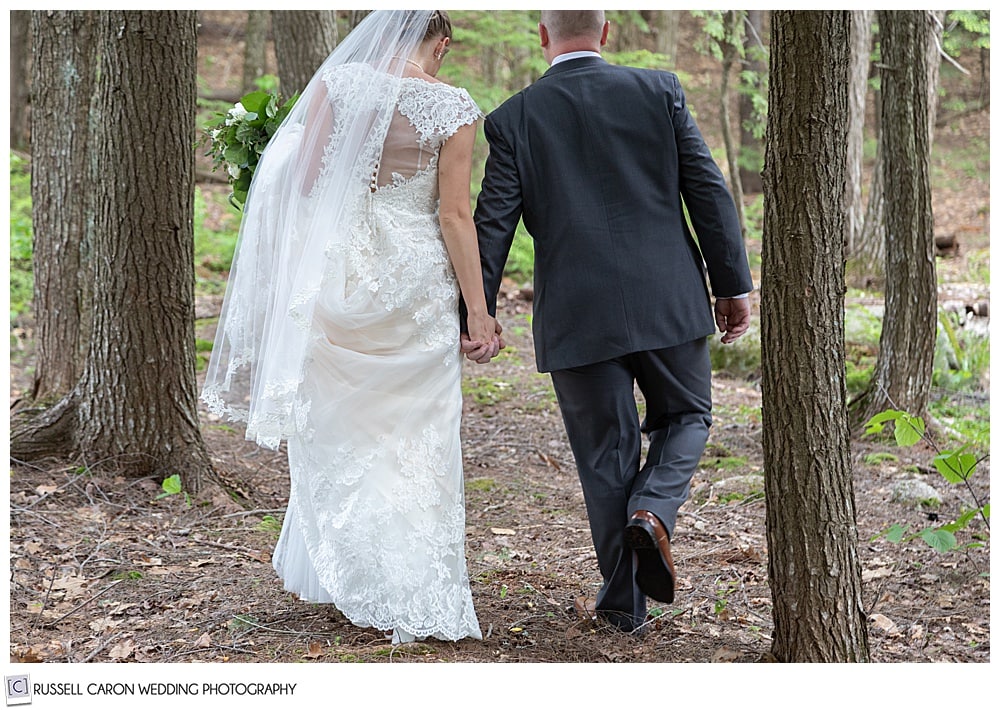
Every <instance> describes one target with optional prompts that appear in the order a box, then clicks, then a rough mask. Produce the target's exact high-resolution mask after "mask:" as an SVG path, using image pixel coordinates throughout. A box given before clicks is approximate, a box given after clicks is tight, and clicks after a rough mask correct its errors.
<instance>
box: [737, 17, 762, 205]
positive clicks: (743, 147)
mask: <svg viewBox="0 0 1000 710" xmlns="http://www.w3.org/2000/svg"><path fill="white" fill-rule="evenodd" d="M765 12H766V11H765V10H747V11H746V19H745V22H746V29H745V31H744V34H743V56H744V60H743V62H744V65H745V68H746V69H747V70H748V71H749V72H750V74H751V75H752V76H753V77H754V79H753V84H752V85H751V86H749V87H745V88H747V89H748V90H745V91H740V95H739V106H740V163H739V164H740V185H741V186H742V188H743V192H744V193H751V194H760V192H761V191H762V190H763V189H764V185H763V182H762V179H761V176H760V171H761V169H762V168H763V167H764V155H763V150H762V147H761V143H760V140H759V139H758V138H757V136H755V135H754V133H753V131H752V130H751V129H750V127H751V126H753V125H754V124H755V123H757V122H758V121H760V120H761V118H760V116H758V115H757V111H756V110H755V109H754V101H753V96H752V94H753V93H757V92H761V91H762V90H763V89H762V87H763V86H764V77H766V76H767V62H766V61H765V57H766V56H767V55H766V50H765V48H764V47H763V46H761V42H762V38H763V36H764V13H765Z"/></svg>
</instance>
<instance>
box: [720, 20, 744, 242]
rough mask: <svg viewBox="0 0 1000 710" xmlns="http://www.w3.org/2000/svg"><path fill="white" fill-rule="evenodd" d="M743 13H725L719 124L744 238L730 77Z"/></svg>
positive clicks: (737, 150)
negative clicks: (731, 108) (731, 117)
mask: <svg viewBox="0 0 1000 710" xmlns="http://www.w3.org/2000/svg"><path fill="white" fill-rule="evenodd" d="M741 18H742V14H741V11H739V10H729V11H727V12H726V13H725V16H724V19H723V22H724V23H725V27H726V29H725V34H726V36H725V38H724V39H723V41H722V43H721V44H722V81H721V86H720V88H719V121H720V123H721V124H722V126H721V127H722V142H723V144H724V145H725V147H726V160H727V161H728V163H729V186H730V188H731V189H732V191H733V202H735V203H736V214H737V216H738V217H739V220H740V231H741V232H743V238H744V239H746V236H747V223H746V216H745V215H744V207H743V182H742V180H741V179H740V168H739V165H740V152H739V151H740V149H739V147H738V146H737V145H736V141H734V140H733V129H732V125H731V124H730V118H729V103H730V100H731V96H730V92H729V76H730V74H731V72H732V68H733V64H734V63H735V62H736V61H737V60H738V58H739V53H738V51H737V45H736V43H737V42H739V41H740V40H739V30H738V28H739V23H740V21H741Z"/></svg>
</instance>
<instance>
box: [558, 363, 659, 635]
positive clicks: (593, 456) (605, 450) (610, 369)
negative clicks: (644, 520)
mask: <svg viewBox="0 0 1000 710" xmlns="http://www.w3.org/2000/svg"><path fill="white" fill-rule="evenodd" d="M552 382H553V385H554V387H555V391H556V396H557V398H558V400H559V408H560V410H561V411H562V415H563V421H564V423H565V425H566V433H567V435H568V437H569V442H570V446H571V447H572V449H573V455H574V457H575V458H576V465H577V470H578V472H579V474H580V483H581V485H582V487H583V496H584V500H585V501H586V504H587V515H588V517H589V520H590V530H591V534H592V536H593V540H594V549H595V551H596V552H597V563H598V566H599V567H600V570H601V575H602V576H603V578H604V586H603V587H602V588H601V591H600V593H599V594H598V596H597V609H598V611H599V612H600V613H601V615H602V616H603V617H604V618H605V619H607V620H608V621H609V622H611V623H612V624H614V625H616V626H618V627H619V628H621V629H622V630H624V631H631V630H632V629H634V628H635V627H636V626H638V625H639V624H641V623H642V622H643V620H644V619H645V616H646V598H645V596H644V595H643V594H642V592H641V591H639V589H638V587H637V586H636V585H635V583H634V579H635V569H634V562H633V555H632V551H631V549H629V548H627V547H626V546H625V540H624V528H625V524H626V523H627V522H628V515H627V513H628V494H629V491H630V490H631V489H632V483H633V479H634V478H635V475H636V473H637V472H638V469H639V455H640V449H641V444H642V434H641V432H640V428H639V418H638V414H637V413H636V403H635V395H634V377H633V374H632V372H631V370H630V368H629V367H628V366H627V364H626V360H625V359H620V360H610V361H608V362H602V363H597V364H594V365H587V366H585V367H579V368H573V369H568V370H559V371H556V372H553V373H552Z"/></svg>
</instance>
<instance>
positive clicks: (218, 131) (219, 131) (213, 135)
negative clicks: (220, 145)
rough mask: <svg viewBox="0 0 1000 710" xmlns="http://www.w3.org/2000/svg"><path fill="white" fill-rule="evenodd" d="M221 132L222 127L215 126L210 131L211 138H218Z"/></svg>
mask: <svg viewBox="0 0 1000 710" xmlns="http://www.w3.org/2000/svg"><path fill="white" fill-rule="evenodd" d="M221 134H222V129H221V128H216V129H215V130H214V131H212V140H213V141H217V140H219V136H220V135H221Z"/></svg>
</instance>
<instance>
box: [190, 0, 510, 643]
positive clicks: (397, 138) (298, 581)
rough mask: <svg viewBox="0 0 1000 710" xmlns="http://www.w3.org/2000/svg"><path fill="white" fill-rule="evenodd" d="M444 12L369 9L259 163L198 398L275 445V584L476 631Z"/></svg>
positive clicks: (466, 295) (470, 248) (465, 128)
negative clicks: (283, 500)
mask: <svg viewBox="0 0 1000 710" xmlns="http://www.w3.org/2000/svg"><path fill="white" fill-rule="evenodd" d="M450 42H451V23H450V20H449V18H448V16H447V15H446V14H445V13H444V12H442V11H420V10H418V11H413V10H405V11H403V10H392V11H376V12H373V13H372V14H370V15H368V16H367V17H366V18H365V19H364V20H363V21H362V22H361V24H359V25H358V27H357V28H356V29H355V30H354V31H353V32H352V33H351V34H350V35H349V36H348V37H347V38H346V39H345V40H344V41H343V42H342V43H341V44H340V46H339V47H338V48H337V49H336V50H335V51H334V52H333V54H331V55H330V57H328V58H327V60H326V61H325V62H324V63H323V66H322V67H320V69H319V71H318V72H317V73H316V75H315V76H314V77H313V78H312V80H311V81H310V82H309V84H308V86H307V87H306V89H305V91H304V92H303V94H302V96H301V97H300V99H299V100H298V102H297V103H296V105H295V107H294V108H293V110H292V112H291V113H290V115H289V116H288V118H287V119H286V121H285V122H284V123H283V124H282V126H281V128H280V129H279V130H278V132H277V133H276V134H275V135H274V137H273V138H272V140H271V142H270V143H269V145H268V147H267V149H266V150H265V152H264V154H263V156H262V158H261V162H260V164H259V166H258V168H257V172H256V175H255V178H254V183H253V185H252V186H251V189H250V193H249V196H248V199H247V203H246V211H245V214H244V217H243V222H242V224H241V227H240V234H239V239H238V242H237V246H236V253H235V256H234V260H233V266H232V270H231V272H230V278H229V284H228V290H227V293H226V298H225V301H224V304H223V310H222V315H221V317H220V320H219V328H218V332H217V335H216V341H215V347H214V348H213V351H212V358H211V362H210V364H209V369H208V373H207V379H206V384H205V387H204V390H203V393H202V399H203V400H204V401H205V402H206V404H207V405H208V406H209V409H210V410H211V411H213V412H215V413H217V414H219V415H223V416H228V417H230V418H232V419H237V420H244V421H246V422H247V433H246V436H247V438H248V439H252V440H256V441H257V443H258V444H260V445H262V446H266V447H270V448H275V449H276V448H278V446H279V444H280V442H281V440H283V439H284V440H287V442H288V463H289V469H290V473H291V491H290V495H289V502H288V511H287V513H286V515H285V519H284V523H283V527H282V530H281V535H280V538H279V540H278V543H277V547H276V549H275V553H274V556H273V560H274V568H275V570H276V571H277V573H278V575H279V576H280V577H281V578H282V580H283V582H284V585H285V588H286V589H287V590H288V591H290V592H294V593H295V594H296V595H297V596H298V597H299V598H300V599H302V600H304V601H310V602H319V603H332V604H334V605H335V606H336V607H337V608H338V609H339V610H340V611H341V612H343V614H344V615H345V616H346V617H347V618H348V619H350V620H351V622H353V623H354V624H356V625H358V626H366V627H375V628H378V629H381V630H384V631H385V632H386V635H387V637H389V635H390V634H391V637H392V640H393V642H394V643H401V642H406V641H411V640H414V639H417V638H426V637H431V636H433V637H436V638H439V639H445V640H458V639H461V638H465V637H472V638H476V639H481V638H482V633H481V631H480V629H479V622H478V621H477V619H476V613H475V609H474V608H473V604H472V594H471V590H470V587H469V579H468V572H467V570H466V561H465V510H464V489H463V472H462V451H461V444H460V440H459V425H460V419H461V411H462V394H461V385H460V376H461V358H460V355H461V352H460V346H459V330H460V325H459V297H460V294H461V298H462V299H463V300H464V302H465V304H466V306H467V308H468V313H469V315H468V322H467V326H468V333H469V338H470V339H471V341H472V344H471V346H467V347H468V348H469V349H473V350H475V353H474V356H475V355H477V354H478V355H483V356H492V355H495V354H496V351H497V350H498V349H499V348H500V347H502V342H501V341H500V339H499V337H498V335H497V334H498V333H499V327H498V326H497V324H496V323H495V321H494V320H493V318H491V317H490V316H489V315H488V313H487V311H486V300H485V297H484V294H483V285H482V275H481V271H480V263H479V252H478V246H477V242H476V232H475V227H474V225H473V222H472V217H471V210H470V199H469V183H470V180H471V162H472V147H473V143H474V140H475V132H476V130H477V126H478V122H479V119H480V118H481V116H482V113H481V112H480V110H479V108H478V107H477V106H476V104H475V103H474V102H473V100H472V98H471V97H470V96H469V94H468V92H466V91H465V90H464V89H458V88H455V87H452V86H449V85H447V84H444V83H442V82H440V81H438V80H437V79H436V78H435V75H436V74H437V72H438V70H439V69H440V67H441V63H442V61H443V60H444V57H445V54H447V52H448V49H449V44H450Z"/></svg>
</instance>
